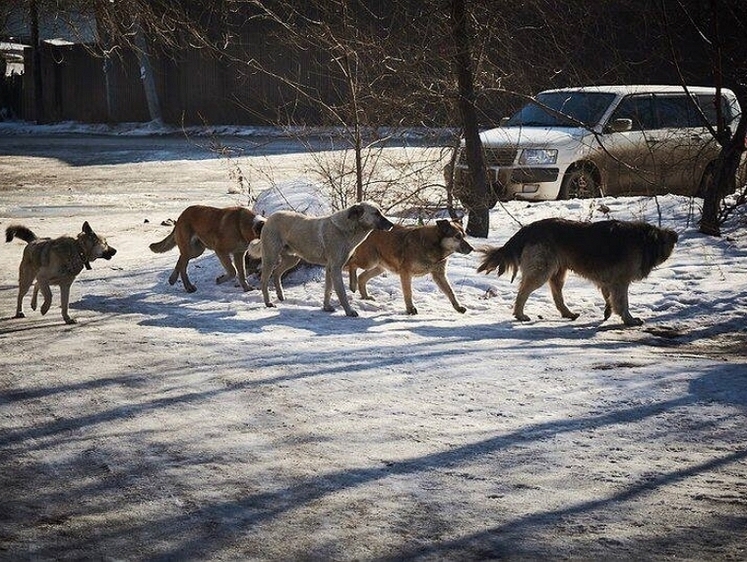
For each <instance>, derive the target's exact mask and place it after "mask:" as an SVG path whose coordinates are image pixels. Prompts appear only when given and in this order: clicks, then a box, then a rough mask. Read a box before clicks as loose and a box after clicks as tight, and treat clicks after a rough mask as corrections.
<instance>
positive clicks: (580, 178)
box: [446, 86, 741, 201]
mask: <svg viewBox="0 0 747 562" xmlns="http://www.w3.org/2000/svg"><path fill="white" fill-rule="evenodd" d="M534 100H536V101H531V102H529V103H527V104H526V105H525V106H524V107H522V108H521V109H520V110H519V111H518V112H517V113H515V114H514V115H513V116H512V117H510V118H508V119H504V120H503V121H502V124H501V126H500V127H498V128H496V129H490V130H488V131H484V132H483V133H481V135H480V138H481V140H482V144H483V150H484V154H485V163H486V165H487V168H488V179H489V183H490V186H491V188H492V191H493V196H494V198H495V199H496V200H497V199H501V200H509V199H524V200H534V201H538V200H550V199H567V198H573V197H595V196H599V195H634V194H639V195H641V194H644V195H655V194H660V193H675V194H681V195H698V194H699V193H700V191H701V187H702V186H703V185H704V182H705V181H707V180H708V178H709V174H710V173H711V171H712V166H713V163H714V161H715V160H716V157H717V156H718V153H719V150H720V147H719V145H718V143H717V142H716V141H715V139H714V138H713V135H712V134H711V132H710V131H709V128H708V126H707V124H706V121H707V123H708V124H710V125H711V126H712V127H713V128H714V129H715V127H716V121H717V107H716V101H715V100H716V89H715V88H706V87H695V86H694V87H688V88H687V89H685V88H683V87H682V86H593V87H592V86H590V87H583V88H563V89H559V90H547V91H544V92H541V93H539V94H537V96H536V97H535V98H534ZM719 110H720V111H721V112H722V115H723V117H724V122H725V123H726V124H727V126H729V127H730V129H731V130H732V131H733V130H734V128H735V126H736V121H737V120H738V119H739V114H740V111H741V110H740V108H739V103H738V102H737V98H736V96H735V95H734V92H732V91H731V90H727V89H722V90H721V102H720V108H719ZM463 148H464V142H462V147H461V148H460V149H458V150H459V153H458V154H457V155H456V158H455V160H454V162H455V165H454V167H453V181H454V190H455V193H459V191H460V189H461V188H462V186H463V184H464V183H465V182H466V181H468V178H469V171H468V169H467V162H466V158H465V154H464V150H463ZM446 173H447V174H449V173H452V169H451V167H447V170H446Z"/></svg>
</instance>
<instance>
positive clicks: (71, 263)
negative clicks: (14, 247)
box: [5, 221, 117, 324]
mask: <svg viewBox="0 0 747 562" xmlns="http://www.w3.org/2000/svg"><path fill="white" fill-rule="evenodd" d="M13 238H20V239H21V240H23V241H24V242H26V244H27V245H26V247H25V248H24V250H23V258H21V265H20V267H19V269H18V303H17V306H16V315H15V317H14V318H24V317H25V314H24V313H23V298H24V297H25V296H26V293H27V292H28V290H29V288H30V287H31V285H32V283H34V281H36V285H35V286H34V294H33V296H32V297H31V308H32V310H36V298H37V296H38V294H39V291H41V293H42V296H43V297H44V302H43V303H42V306H41V313H42V314H46V313H47V312H48V311H49V307H50V306H51V304H52V290H51V288H50V285H59V287H60V302H61V308H62V318H63V319H64V320H65V323H66V324H75V319H74V318H72V317H71V316H70V315H69V313H68V305H69V302H70V287H71V285H72V284H73V281H75V278H76V277H77V276H78V274H79V273H80V272H81V271H83V268H84V267H85V268H86V269H91V262H92V261H94V260H96V259H98V258H104V259H105V260H110V259H112V257H113V256H114V254H116V253H117V250H116V249H114V248H113V247H111V246H109V244H107V242H106V239H105V238H103V237H102V236H99V235H98V234H96V233H95V232H94V231H93V230H92V229H91V226H90V225H89V224H88V221H86V222H84V223H83V229H82V231H81V233H80V234H78V236H77V237H76V238H72V237H70V236H62V237H60V238H54V239H51V238H39V237H37V236H36V234H34V233H33V232H32V231H31V230H29V229H28V228H26V227H25V226H20V225H13V226H9V227H8V228H6V229H5V241H6V242H10V241H11V240H13Z"/></svg>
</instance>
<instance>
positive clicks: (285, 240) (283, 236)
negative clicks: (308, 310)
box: [260, 202, 394, 316]
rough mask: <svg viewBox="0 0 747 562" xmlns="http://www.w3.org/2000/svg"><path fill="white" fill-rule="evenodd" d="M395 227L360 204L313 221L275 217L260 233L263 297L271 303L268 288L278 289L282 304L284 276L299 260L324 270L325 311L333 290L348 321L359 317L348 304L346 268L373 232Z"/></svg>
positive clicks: (369, 206)
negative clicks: (357, 248)
mask: <svg viewBox="0 0 747 562" xmlns="http://www.w3.org/2000/svg"><path fill="white" fill-rule="evenodd" d="M392 226H394V225H393V224H392V223H391V222H390V221H389V220H388V219H387V218H386V217H384V215H382V214H381V211H380V210H379V209H378V207H376V206H375V205H373V204H371V203H366V202H363V203H358V204H357V205H353V206H352V207H348V208H347V209H343V210H342V211H338V212H336V213H333V214H332V215H328V216H324V217H309V216H306V215H302V214H300V213H296V212H293V211H277V212H275V213H273V214H272V215H270V216H269V217H268V218H267V222H266V223H265V226H264V228H263V229H262V237H261V238H260V241H261V244H262V296H263V297H264V299H265V305H266V306H269V307H272V306H274V305H273V304H272V303H271V302H270V295H269V291H268V285H269V283H270V278H272V279H273V281H274V283H275V291H276V293H277V297H278V299H279V300H281V301H282V300H283V299H284V298H285V297H284V295H283V286H282V283H281V278H282V276H283V273H285V272H286V271H288V270H289V269H290V268H292V267H294V266H295V265H296V264H297V263H298V262H299V261H300V260H301V259H303V260H305V261H307V262H309V263H313V264H317V265H324V266H325V267H326V274H325V279H324V310H326V311H327V312H332V311H334V308H332V305H331V304H330V298H331V296H332V286H333V285H334V288H335V292H336V293H337V298H338V299H339V300H340V304H341V305H342V307H343V308H344V309H345V314H347V315H348V316H358V313H357V312H356V311H355V310H353V309H352V307H351V306H350V303H349V302H348V296H347V293H346V292H345V284H344V283H343V280H342V268H343V267H344V266H345V264H346V263H347V262H348V259H350V255H351V254H352V253H353V251H354V250H355V248H356V247H357V246H358V244H360V243H361V242H363V240H364V239H365V238H366V236H368V235H369V234H370V232H371V231H372V230H389V229H390V228H392Z"/></svg>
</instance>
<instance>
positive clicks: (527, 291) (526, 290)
mask: <svg viewBox="0 0 747 562" xmlns="http://www.w3.org/2000/svg"><path fill="white" fill-rule="evenodd" d="M525 271H526V272H527V273H528V275H527V274H525V272H524V271H522V274H521V282H520V283H519V292H518V293H517V294H516V302H515V303H514V317H515V318H516V319H517V320H519V321H521V322H527V321H529V316H527V315H526V314H524V305H525V304H526V302H527V299H528V298H529V295H531V294H532V293H533V292H534V291H536V290H537V289H539V288H540V287H541V286H542V285H544V284H545V281H547V278H546V277H545V276H544V275H541V274H538V273H532V272H531V270H525Z"/></svg>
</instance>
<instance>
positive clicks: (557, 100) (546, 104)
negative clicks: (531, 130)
mask: <svg viewBox="0 0 747 562" xmlns="http://www.w3.org/2000/svg"><path fill="white" fill-rule="evenodd" d="M614 99H615V95H614V94H609V93H604V92H545V93H540V94H538V95H537V101H536V102H534V101H532V102H529V103H528V104H526V105H525V106H524V107H522V108H521V109H520V110H519V111H518V112H516V113H515V114H514V115H513V116H512V117H511V118H510V119H509V120H508V122H507V123H506V125H508V126H520V125H521V126H525V127H579V126H581V125H586V126H588V127H593V126H594V125H596V124H597V123H599V120H600V119H601V118H602V116H603V115H604V112H605V111H606V110H607V108H608V107H609V106H610V103H612V100H614Z"/></svg>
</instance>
